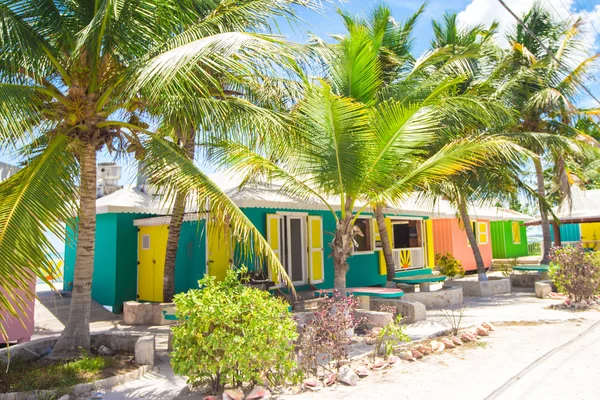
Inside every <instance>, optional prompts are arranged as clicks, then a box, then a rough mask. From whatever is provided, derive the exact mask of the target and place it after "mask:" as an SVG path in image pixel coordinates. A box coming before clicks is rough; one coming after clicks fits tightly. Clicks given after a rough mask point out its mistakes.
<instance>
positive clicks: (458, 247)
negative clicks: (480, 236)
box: [433, 218, 492, 271]
mask: <svg viewBox="0 0 600 400" xmlns="http://www.w3.org/2000/svg"><path fill="white" fill-rule="evenodd" d="M477 221H478V222H485V223H486V224H487V225H488V242H487V244H480V245H479V250H480V251H481V256H482V257H483V263H484V265H485V266H486V268H488V267H490V266H491V265H492V239H491V233H490V221H487V220H482V219H480V220H477ZM433 243H434V245H433V248H434V250H435V252H436V254H437V253H441V254H445V253H450V254H452V255H453V256H454V257H455V258H456V259H457V260H459V261H460V262H461V263H462V265H463V268H464V269H465V271H475V270H477V266H476V265H475V256H474V255H473V250H472V249H471V247H469V245H468V240H467V234H466V233H465V230H464V229H463V228H462V226H461V224H460V223H459V220H458V219H457V218H443V219H434V220H433ZM438 243H439V244H438Z"/></svg>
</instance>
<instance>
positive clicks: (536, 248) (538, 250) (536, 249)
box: [527, 242, 542, 256]
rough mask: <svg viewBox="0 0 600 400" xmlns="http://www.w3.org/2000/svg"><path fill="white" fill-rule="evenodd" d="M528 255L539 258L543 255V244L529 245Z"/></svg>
mask: <svg viewBox="0 0 600 400" xmlns="http://www.w3.org/2000/svg"><path fill="white" fill-rule="evenodd" d="M527 254H529V255H530V256H539V255H541V254H542V244H541V243H540V242H535V243H527Z"/></svg>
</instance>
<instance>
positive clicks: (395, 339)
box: [373, 314, 411, 357]
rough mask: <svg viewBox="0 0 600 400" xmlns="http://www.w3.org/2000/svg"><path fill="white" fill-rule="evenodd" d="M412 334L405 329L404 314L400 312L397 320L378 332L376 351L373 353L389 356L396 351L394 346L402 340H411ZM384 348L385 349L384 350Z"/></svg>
mask: <svg viewBox="0 0 600 400" xmlns="http://www.w3.org/2000/svg"><path fill="white" fill-rule="evenodd" d="M410 341H411V339H410V336H408V335H407V334H406V332H405V331H404V325H402V315H400V314H398V316H396V320H395V321H392V322H390V323H389V324H387V325H386V326H384V327H383V328H381V330H380V331H379V333H378V334H377V339H376V341H375V351H374V352H373V355H374V356H375V357H376V356H380V355H382V354H384V355H386V356H389V355H392V354H393V353H394V347H396V346H398V345H399V344H400V343H401V342H410ZM382 350H384V351H383V352H382Z"/></svg>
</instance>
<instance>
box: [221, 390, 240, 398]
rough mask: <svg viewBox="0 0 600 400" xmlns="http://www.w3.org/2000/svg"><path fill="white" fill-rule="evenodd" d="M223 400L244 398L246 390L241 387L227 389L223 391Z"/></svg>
mask: <svg viewBox="0 0 600 400" xmlns="http://www.w3.org/2000/svg"><path fill="white" fill-rule="evenodd" d="M223 400H244V392H242V391H241V390H240V389H227V390H226V391H224V392H223Z"/></svg>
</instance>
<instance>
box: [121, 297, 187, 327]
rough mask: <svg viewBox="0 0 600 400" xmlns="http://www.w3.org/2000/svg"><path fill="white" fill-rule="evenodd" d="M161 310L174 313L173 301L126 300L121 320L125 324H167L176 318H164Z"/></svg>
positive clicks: (174, 321) (173, 321)
mask: <svg viewBox="0 0 600 400" xmlns="http://www.w3.org/2000/svg"><path fill="white" fill-rule="evenodd" d="M163 311H166V313H167V314H175V304H174V303H138V302H137V301H126V302H125V303H123V322H124V323H125V324H126V325H169V324H174V323H177V321H176V320H165V318H164V313H163Z"/></svg>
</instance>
